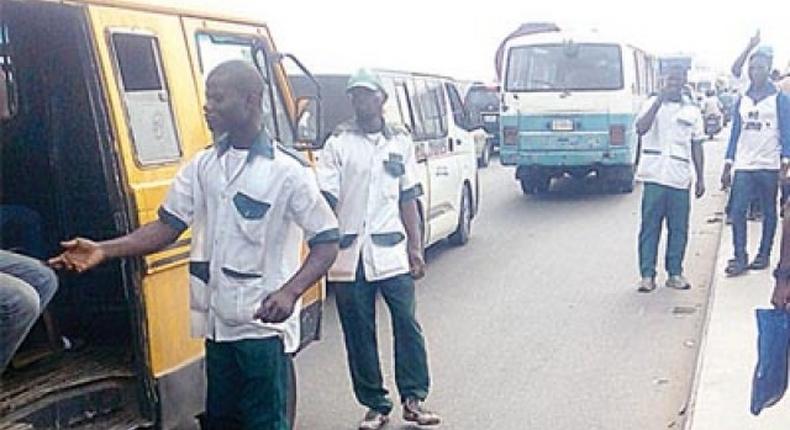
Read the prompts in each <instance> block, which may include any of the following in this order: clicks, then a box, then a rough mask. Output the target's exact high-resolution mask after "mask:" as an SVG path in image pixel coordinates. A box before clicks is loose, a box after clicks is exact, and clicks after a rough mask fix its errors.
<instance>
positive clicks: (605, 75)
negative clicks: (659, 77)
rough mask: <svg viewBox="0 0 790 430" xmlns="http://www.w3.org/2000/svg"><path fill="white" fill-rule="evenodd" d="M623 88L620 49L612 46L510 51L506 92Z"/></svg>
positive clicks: (536, 47) (557, 46) (558, 45)
mask: <svg viewBox="0 0 790 430" xmlns="http://www.w3.org/2000/svg"><path fill="white" fill-rule="evenodd" d="M622 88H623V70H622V56H621V51H620V47H619V46H617V45H609V44H595V43H578V44H567V43H566V44H562V43H555V44H545V45H526V46H517V47H514V48H511V49H510V56H509V59H508V70H507V76H506V80H505V89H506V90H507V91H517V92H539V91H558V92H559V91H585V90H599V91H603V90H611V91H614V90H619V89H622Z"/></svg>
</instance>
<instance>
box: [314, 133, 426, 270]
mask: <svg viewBox="0 0 790 430" xmlns="http://www.w3.org/2000/svg"><path fill="white" fill-rule="evenodd" d="M416 170H417V163H416V158H415V154H414V142H412V140H411V137H410V135H409V134H408V132H407V131H406V130H399V129H395V128H392V127H390V126H385V127H384V131H383V133H378V134H375V135H367V134H365V133H364V132H363V131H361V130H360V129H359V128H358V126H357V125H356V123H355V122H353V121H352V122H349V123H346V124H342V125H341V126H339V127H338V129H337V130H336V131H335V133H334V134H333V135H332V136H330V137H329V139H327V142H326V145H325V146H324V149H323V151H322V152H321V155H320V157H319V160H318V165H317V169H316V172H317V174H318V183H319V186H320V187H321V191H322V192H323V193H324V194H325V195H326V196H327V199H328V200H329V201H330V202H331V203H332V205H333V206H334V207H335V211H336V213H337V214H338V220H339V223H340V253H339V254H338V257H337V259H336V260H335V264H334V265H333V266H332V269H330V271H329V275H328V278H329V280H330V281H336V282H351V281H354V280H355V278H356V272H357V266H358V263H359V261H360V257H361V259H362V262H363V265H364V271H365V278H366V279H367V280H368V281H377V280H382V279H386V278H390V277H393V276H397V275H402V274H405V273H408V272H409V259H408V253H407V248H406V242H407V240H406V232H405V228H404V226H403V222H402V221H401V218H400V202H402V201H406V200H409V199H415V198H417V197H419V195H420V194H421V193H422V189H421V187H420V186H419V184H418V182H417V176H416Z"/></svg>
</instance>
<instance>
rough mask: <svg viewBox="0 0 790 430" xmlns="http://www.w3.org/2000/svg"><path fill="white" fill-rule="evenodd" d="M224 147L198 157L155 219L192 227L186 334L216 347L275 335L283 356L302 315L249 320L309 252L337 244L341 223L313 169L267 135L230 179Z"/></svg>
mask: <svg viewBox="0 0 790 430" xmlns="http://www.w3.org/2000/svg"><path fill="white" fill-rule="evenodd" d="M229 146H230V145H229V142H228V141H227V139H226V138H222V139H220V141H218V142H217V144H216V145H215V146H214V147H212V148H209V149H206V150H203V151H201V152H200V153H198V154H197V155H196V156H195V157H194V158H193V159H192V160H191V161H190V162H189V163H188V164H187V165H185V166H184V167H183V168H182V169H181V171H180V172H179V173H178V175H177V176H176V178H175V180H174V181H173V184H172V186H171V187H170V191H169V192H168V195H167V198H166V199H165V202H164V203H163V204H162V207H161V208H160V209H159V218H160V220H162V221H163V222H165V223H166V224H168V225H170V226H172V227H174V228H176V229H178V230H184V229H186V228H187V226H192V249H191V253H190V265H189V272H190V317H191V328H192V335H193V336H195V337H206V338H209V339H213V340H215V341H232V340H239V339H251V338H252V339H255V338H265V337H271V336H281V337H282V338H283V343H284V345H285V350H286V352H293V351H295V350H296V349H297V347H298V346H299V340H300V332H299V313H300V309H301V303H297V306H296V308H295V309H294V313H293V314H292V315H291V316H290V317H289V318H288V319H287V320H286V321H285V322H283V323H281V324H264V323H262V322H260V321H258V320H254V319H253V314H254V312H255V311H256V310H257V309H258V307H259V305H260V304H261V301H262V300H263V299H264V298H265V297H266V296H268V295H269V294H271V293H273V292H275V291H277V290H278V289H280V288H281V287H282V286H283V285H284V284H285V283H286V282H287V281H288V280H289V279H290V278H291V277H292V276H293V275H294V274H295V273H296V271H297V270H298V269H299V267H300V250H301V245H302V240H303V238H304V237H303V233H304V236H306V238H307V239H308V244H309V245H311V246H312V245H314V244H316V243H323V242H337V240H338V230H337V220H336V219H335V217H334V214H333V213H332V210H331V209H330V208H329V206H328V205H327V203H326V201H325V200H324V198H323V196H322V195H321V193H320V191H319V189H318V186H317V183H316V180H315V175H314V173H313V171H312V169H311V168H310V167H309V166H307V165H306V164H305V163H304V162H301V160H300V159H299V158H298V155H295V154H292V153H291V152H290V151H289V150H286V149H285V148H283V147H281V146H279V145H272V143H271V142H270V141H269V140H268V138H267V137H266V136H265V134H264V133H261V134H260V135H259V136H258V138H257V140H256V142H255V144H254V145H253V146H252V147H251V148H250V149H249V150H248V151H247V152H248V154H247V157H246V159H245V160H244V162H243V163H242V165H240V166H239V167H238V168H237V169H232V170H235V173H234V174H233V175H231V176H230V177H226V175H225V170H226V166H227V164H226V161H229V160H225V157H228V153H229Z"/></svg>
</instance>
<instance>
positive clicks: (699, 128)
mask: <svg viewBox="0 0 790 430" xmlns="http://www.w3.org/2000/svg"><path fill="white" fill-rule="evenodd" d="M694 109H695V110H696V114H695V116H696V120H695V121H694V123H693V128H692V130H691V141H692V142H701V141H703V140H705V120H704V119H703V118H702V112H701V111H700V110H699V108H694Z"/></svg>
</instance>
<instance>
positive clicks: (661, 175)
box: [636, 60, 705, 292]
mask: <svg viewBox="0 0 790 430" xmlns="http://www.w3.org/2000/svg"><path fill="white" fill-rule="evenodd" d="M665 61H666V63H665V67H662V74H663V75H664V76H663V78H664V86H663V89H662V90H661V92H660V93H659V94H658V95H657V96H654V97H651V98H650V99H649V100H648V101H647V102H646V103H645V107H644V108H643V111H642V112H641V113H640V114H639V116H638V118H637V122H636V131H637V133H638V134H639V135H640V136H641V137H642V150H641V151H642V154H641V158H640V162H639V169H638V171H637V179H638V180H639V181H641V182H643V184H644V188H643V192H642V223H641V228H640V231H639V271H640V274H641V277H642V278H641V280H640V282H639V286H638V291H640V292H651V291H653V290H655V288H656V281H655V277H656V258H657V253H658V242H659V240H660V237H661V225H662V222H663V220H664V219H666V222H667V230H668V237H667V247H666V270H667V272H668V274H669V277H668V279H667V282H666V286H667V287H669V288H675V289H680V290H685V289H688V288H690V287H691V285H690V284H689V282H688V281H687V280H686V278H685V277H683V257H684V255H685V251H686V243H687V241H688V224H689V212H690V206H691V205H690V196H689V188H690V187H691V182H692V178H693V173H692V164H693V169H694V171H695V172H696V177H697V181H696V187H695V193H694V194H695V196H696V197H697V198H700V197H702V195H703V194H705V184H704V178H703V175H702V171H703V150H702V145H701V142H702V140H703V139H704V137H703V136H704V132H703V121H702V113H701V112H700V110H699V108H698V107H697V106H696V105H695V104H694V103H693V101H691V100H689V99H688V98H687V97H685V96H684V95H683V94H682V89H683V86H684V85H685V83H686V76H687V65H686V64H685V63H683V62H676V61H674V60H665Z"/></svg>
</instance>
